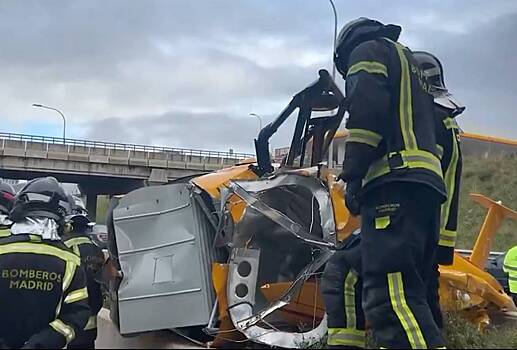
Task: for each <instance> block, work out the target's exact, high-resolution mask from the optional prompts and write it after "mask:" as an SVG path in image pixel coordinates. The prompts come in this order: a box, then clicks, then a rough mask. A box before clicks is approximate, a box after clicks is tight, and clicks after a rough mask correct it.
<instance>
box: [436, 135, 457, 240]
mask: <svg viewBox="0 0 517 350" xmlns="http://www.w3.org/2000/svg"><path fill="white" fill-rule="evenodd" d="M451 142H452V155H451V161H450V163H449V166H448V167H447V169H446V170H445V176H444V182H445V188H446V189H447V200H446V201H445V203H443V204H442V208H441V220H440V223H441V224H440V229H441V231H446V229H445V228H446V227H447V224H448V222H449V215H450V212H451V207H452V204H453V202H452V200H453V198H454V192H455V191H456V171H457V168H458V160H459V156H460V155H459V147H458V141H457V139H456V132H455V131H454V130H451ZM451 232H452V231H451ZM450 243H451V242H450V241H449V242H448V244H440V245H443V246H446V247H452V248H454V247H455V246H456V239H454V242H453V243H454V244H453V245H452V246H451V245H450Z"/></svg>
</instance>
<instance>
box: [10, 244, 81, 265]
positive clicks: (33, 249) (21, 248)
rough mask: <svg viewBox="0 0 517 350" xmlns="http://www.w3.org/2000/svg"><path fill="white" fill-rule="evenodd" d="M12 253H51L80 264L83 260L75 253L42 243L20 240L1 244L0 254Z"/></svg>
mask: <svg viewBox="0 0 517 350" xmlns="http://www.w3.org/2000/svg"><path fill="white" fill-rule="evenodd" d="M10 253H27V254H42V255H51V256H55V257H57V258H60V259H62V260H65V261H67V262H68V261H69V262H71V263H73V264H75V265H79V264H80V263H81V260H80V259H79V257H78V256H76V255H75V254H73V253H70V252H67V251H65V250H63V249H59V248H57V247H53V246H50V245H47V244H42V243H32V242H18V243H10V244H6V245H4V246H0V255H1V254H10Z"/></svg>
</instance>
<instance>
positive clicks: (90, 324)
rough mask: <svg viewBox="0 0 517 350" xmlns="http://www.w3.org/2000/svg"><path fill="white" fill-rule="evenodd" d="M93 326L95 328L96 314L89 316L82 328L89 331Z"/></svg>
mask: <svg viewBox="0 0 517 350" xmlns="http://www.w3.org/2000/svg"><path fill="white" fill-rule="evenodd" d="M95 328H97V316H90V318H89V319H88V323H87V324H86V326H85V327H84V330H85V331H89V330H91V329H95Z"/></svg>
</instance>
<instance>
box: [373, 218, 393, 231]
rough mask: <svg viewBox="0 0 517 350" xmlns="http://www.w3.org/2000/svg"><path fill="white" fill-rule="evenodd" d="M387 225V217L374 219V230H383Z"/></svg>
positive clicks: (388, 219) (388, 221) (388, 220)
mask: <svg viewBox="0 0 517 350" xmlns="http://www.w3.org/2000/svg"><path fill="white" fill-rule="evenodd" d="M389 224H390V217H389V216H381V217H378V218H375V228H376V229H377V230H383V229H385V228H386V227H388V226H389Z"/></svg>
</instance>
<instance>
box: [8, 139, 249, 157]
mask: <svg viewBox="0 0 517 350" xmlns="http://www.w3.org/2000/svg"><path fill="white" fill-rule="evenodd" d="M0 139H4V140H12V141H22V142H35V143H46V144H56V145H64V146H78V147H87V148H97V149H99V148H100V149H106V150H117V151H135V152H136V151H139V152H146V153H171V154H181V155H185V156H194V157H202V158H206V157H208V158H226V159H236V160H241V159H246V158H252V157H254V155H253V154H248V153H235V152H221V151H209V150H199V149H189V148H175V147H162V146H148V145H139V144H126V143H118V142H105V141H91V140H79V139H68V138H67V139H63V138H59V137H51V136H37V135H26V134H16V133H3V132H0Z"/></svg>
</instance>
